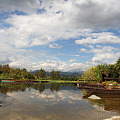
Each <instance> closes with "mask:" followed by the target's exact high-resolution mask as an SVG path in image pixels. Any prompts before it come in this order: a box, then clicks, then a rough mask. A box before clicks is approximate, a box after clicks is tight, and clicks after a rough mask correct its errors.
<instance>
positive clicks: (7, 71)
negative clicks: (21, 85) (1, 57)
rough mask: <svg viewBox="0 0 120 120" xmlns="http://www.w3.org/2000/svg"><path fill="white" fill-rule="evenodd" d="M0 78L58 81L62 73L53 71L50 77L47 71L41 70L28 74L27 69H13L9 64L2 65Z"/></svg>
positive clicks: (0, 66)
mask: <svg viewBox="0 0 120 120" xmlns="http://www.w3.org/2000/svg"><path fill="white" fill-rule="evenodd" d="M0 78H13V79H23V80H24V79H40V80H44V79H53V80H57V79H59V78H60V71H54V70H52V71H51V72H50V76H49V77H48V76H47V74H46V71H45V70H44V69H42V68H41V69H40V71H36V72H35V73H32V71H30V72H28V71H27V69H25V68H23V69H20V68H12V67H10V66H9V65H8V64H7V65H0Z"/></svg>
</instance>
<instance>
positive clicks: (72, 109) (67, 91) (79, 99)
mask: <svg viewBox="0 0 120 120" xmlns="http://www.w3.org/2000/svg"><path fill="white" fill-rule="evenodd" d="M81 91H82V90H81V89H78V88H77V87H75V86H74V84H73V85H72V84H67V85H66V84H60V83H57V84H56V83H50V84H48V83H45V84H44V83H33V84H13V83H12V84H11V83H4V84H2V83H1V84H0V101H2V102H1V104H2V106H1V108H2V109H1V112H0V116H1V118H2V119H1V120H6V119H7V118H8V117H7V116H6V117H5V116H4V114H9V115H10V116H9V118H11V120H14V118H17V117H18V116H19V117H20V118H21V119H23V118H24V117H25V119H26V120H28V119H31V120H34V119H38V120H39V119H40V120H61V119H62V120H66V119H67V120H68V119H69V120H73V119H76V120H87V118H89V120H96V119H97V120H101V119H103V118H108V117H110V115H111V116H112V114H111V113H108V112H106V111H104V110H109V109H111V110H113V109H114V110H115V111H118V109H119V105H120V104H119V102H118V101H116V103H112V102H113V101H111V102H110V99H109V100H107V101H106V99H101V100H92V99H85V100H84V99H83V94H82V93H81ZM82 92H83V91H82ZM83 93H84V94H86V91H84V92H83ZM86 101H87V102H86ZM117 103H118V104H117ZM106 104H107V105H106ZM105 105H106V106H105ZM100 108H102V109H100ZM97 109H99V110H98V111H97ZM99 111H101V112H99ZM94 113H95V114H97V115H94ZM113 114H116V113H113ZM11 115H13V117H12V116H11ZM107 115H108V116H107ZM106 116H107V117H106Z"/></svg>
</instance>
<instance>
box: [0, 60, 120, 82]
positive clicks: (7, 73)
mask: <svg viewBox="0 0 120 120" xmlns="http://www.w3.org/2000/svg"><path fill="white" fill-rule="evenodd" d="M105 77H108V78H120V58H119V59H118V60H117V61H116V63H115V64H100V65H98V66H96V67H91V68H90V69H89V70H87V71H85V72H84V73H83V74H82V77H77V76H75V77H64V76H61V75H60V71H54V70H52V71H51V72H50V76H47V73H46V71H45V70H44V69H42V68H41V69H40V70H39V71H36V72H34V73H33V72H32V71H30V72H28V71H27V69H25V68H23V69H20V68H12V67H10V66H9V65H8V64H7V65H0V78H10V79H23V80H24V79H39V80H64V81H77V80H80V79H82V80H85V81H86V82H87V81H89V80H91V81H92V80H93V81H96V82H102V80H103V79H104V78H105Z"/></svg>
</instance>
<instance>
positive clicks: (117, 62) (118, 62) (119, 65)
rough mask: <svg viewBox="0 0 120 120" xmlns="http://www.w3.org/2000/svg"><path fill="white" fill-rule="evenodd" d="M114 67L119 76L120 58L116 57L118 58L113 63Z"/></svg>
mask: <svg viewBox="0 0 120 120" xmlns="http://www.w3.org/2000/svg"><path fill="white" fill-rule="evenodd" d="M115 69H116V70H117V72H118V74H119V78H120V58H118V60H117V61H116V63H115Z"/></svg>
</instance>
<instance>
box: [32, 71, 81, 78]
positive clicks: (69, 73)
mask: <svg viewBox="0 0 120 120" xmlns="http://www.w3.org/2000/svg"><path fill="white" fill-rule="evenodd" d="M36 71H38V72H40V70H35V71H33V72H32V73H35V72H36ZM46 73H47V76H50V72H46ZM82 73H83V71H79V72H62V71H60V76H64V77H81V76H82Z"/></svg>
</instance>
